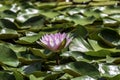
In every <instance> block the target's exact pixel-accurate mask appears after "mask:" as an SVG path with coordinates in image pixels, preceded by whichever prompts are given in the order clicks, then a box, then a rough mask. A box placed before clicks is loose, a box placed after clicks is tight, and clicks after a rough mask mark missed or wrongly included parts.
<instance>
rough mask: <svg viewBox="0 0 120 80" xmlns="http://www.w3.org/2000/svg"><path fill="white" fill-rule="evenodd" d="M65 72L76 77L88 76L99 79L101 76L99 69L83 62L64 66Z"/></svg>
mask: <svg viewBox="0 0 120 80" xmlns="http://www.w3.org/2000/svg"><path fill="white" fill-rule="evenodd" d="M64 72H66V73H68V74H70V75H72V76H74V77H79V76H81V75H88V76H91V77H94V78H97V77H98V76H99V75H100V74H99V71H98V69H97V68H96V67H95V66H93V65H91V64H89V63H86V62H82V61H79V62H72V63H69V64H67V65H66V66H64Z"/></svg>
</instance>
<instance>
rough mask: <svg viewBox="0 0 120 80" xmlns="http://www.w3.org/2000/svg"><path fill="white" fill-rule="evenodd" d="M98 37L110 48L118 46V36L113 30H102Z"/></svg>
mask: <svg viewBox="0 0 120 80" xmlns="http://www.w3.org/2000/svg"><path fill="white" fill-rule="evenodd" d="M98 35H99V37H100V38H101V39H102V41H103V42H104V43H105V44H106V45H108V46H110V47H114V46H118V45H120V35H119V34H118V33H117V32H116V31H114V30H111V29H103V30H101V32H100V33H99V34H98Z"/></svg>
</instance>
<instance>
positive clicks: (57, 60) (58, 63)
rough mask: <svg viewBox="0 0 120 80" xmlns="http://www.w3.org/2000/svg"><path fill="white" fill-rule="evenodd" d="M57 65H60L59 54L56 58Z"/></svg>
mask: <svg viewBox="0 0 120 80" xmlns="http://www.w3.org/2000/svg"><path fill="white" fill-rule="evenodd" d="M56 64H57V65H60V55H59V53H57V56H56Z"/></svg>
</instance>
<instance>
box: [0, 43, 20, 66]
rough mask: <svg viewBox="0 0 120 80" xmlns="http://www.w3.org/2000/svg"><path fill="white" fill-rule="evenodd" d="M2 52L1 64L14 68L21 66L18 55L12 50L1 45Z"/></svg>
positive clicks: (0, 56)
mask: <svg viewBox="0 0 120 80" xmlns="http://www.w3.org/2000/svg"><path fill="white" fill-rule="evenodd" d="M0 51H1V55H0V62H1V63H3V64H6V65H9V66H13V67H17V66H18V65H19V61H18V59H17V56H16V53H15V52H14V51H13V50H12V49H10V48H8V47H6V46H4V45H0Z"/></svg>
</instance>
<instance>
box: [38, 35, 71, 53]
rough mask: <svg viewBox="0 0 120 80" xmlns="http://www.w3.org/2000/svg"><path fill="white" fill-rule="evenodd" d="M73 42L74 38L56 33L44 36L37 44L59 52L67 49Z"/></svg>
mask: <svg viewBox="0 0 120 80" xmlns="http://www.w3.org/2000/svg"><path fill="white" fill-rule="evenodd" d="M71 40H72V38H70V36H69V35H67V34H66V33H55V34H46V35H44V36H43V37H42V38H41V39H40V41H37V43H38V44H42V45H43V46H44V47H46V48H48V49H49V50H51V51H53V52H58V51H59V50H61V49H63V48H65V47H67V46H68V45H69V43H70V42H71Z"/></svg>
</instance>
